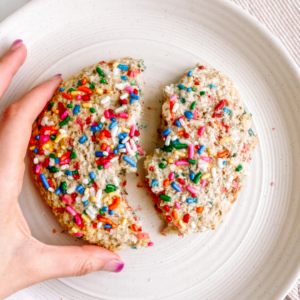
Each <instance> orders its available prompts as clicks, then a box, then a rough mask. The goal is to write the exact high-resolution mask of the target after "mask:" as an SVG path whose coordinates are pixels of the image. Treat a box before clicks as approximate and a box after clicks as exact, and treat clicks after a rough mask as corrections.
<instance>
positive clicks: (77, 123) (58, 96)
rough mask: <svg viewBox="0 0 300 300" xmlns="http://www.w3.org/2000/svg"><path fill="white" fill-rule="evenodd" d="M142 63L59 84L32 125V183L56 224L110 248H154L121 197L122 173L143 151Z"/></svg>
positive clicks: (115, 65) (106, 67)
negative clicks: (140, 137) (56, 220)
mask: <svg viewBox="0 0 300 300" xmlns="http://www.w3.org/2000/svg"><path fill="white" fill-rule="evenodd" d="M144 69H145V67H144V64H143V61H142V60H135V59H131V58H123V59H118V60H114V61H111V62H109V63H106V62H104V61H102V62H100V63H98V64H95V65H93V66H90V67H87V68H85V69H83V70H82V71H81V72H79V73H77V74H76V75H74V76H73V77H71V78H70V79H68V80H66V81H64V82H63V83H62V84H61V86H60V87H59V89H58V90H57V92H56V93H55V95H54V96H53V99H52V100H51V101H50V102H49V103H48V104H47V105H46V107H45V108H44V110H43V111H42V112H41V114H40V115H39V117H38V118H37V119H36V121H35V122H34V124H33V127H32V136H31V139H30V145H29V148H30V150H29V152H30V157H31V158H32V161H33V163H34V165H33V168H32V170H33V174H34V180H35V182H36V184H37V186H38V189H39V190H40V192H41V195H42V198H43V199H44V200H45V202H46V204H47V205H48V206H49V207H50V208H51V210H52V211H53V213H54V214H55V216H56V218H57V219H58V221H59V222H60V223H61V225H62V226H63V227H64V228H66V229H67V231H68V232H69V233H70V234H72V235H73V236H75V237H76V238H79V239H84V240H86V241H87V242H90V243H92V244H98V245H100V246H103V247H105V248H107V249H109V250H112V251H115V250H121V249H123V248H126V247H131V248H140V247H148V246H152V245H153V243H152V242H151V240H150V238H149V235H148V234H147V233H145V232H144V231H143V229H142V224H141V221H140V219H139V217H138V216H136V215H135V213H134V211H133V210H132V208H131V207H130V206H129V204H128V203H127V201H126V196H125V195H126V191H125V184H126V178H125V176H126V173H129V172H136V165H137V161H138V159H139V158H141V157H142V156H143V155H144V152H143V148H142V147H141V146H140V145H139V135H140V133H139V131H138V127H137V124H138V121H139V119H140V116H141V101H142V99H141V98H142V96H143V86H144V80H143V71H144Z"/></svg>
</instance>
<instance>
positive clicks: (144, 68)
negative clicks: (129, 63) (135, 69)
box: [139, 59, 146, 70]
mask: <svg viewBox="0 0 300 300" xmlns="http://www.w3.org/2000/svg"><path fill="white" fill-rule="evenodd" d="M141 66H142V68H143V70H146V66H145V63H144V60H143V59H141ZM139 68H140V67H139Z"/></svg>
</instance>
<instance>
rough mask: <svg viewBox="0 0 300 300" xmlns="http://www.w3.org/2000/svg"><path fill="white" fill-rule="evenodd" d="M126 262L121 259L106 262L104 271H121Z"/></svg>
mask: <svg viewBox="0 0 300 300" xmlns="http://www.w3.org/2000/svg"><path fill="white" fill-rule="evenodd" d="M123 268H124V263H123V262H122V261H120V260H116V259H114V260H111V261H109V262H107V263H106V265H105V267H104V268H103V269H102V271H106V272H115V273H119V272H121V271H122V270H123Z"/></svg>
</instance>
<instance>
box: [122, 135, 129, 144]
mask: <svg viewBox="0 0 300 300" xmlns="http://www.w3.org/2000/svg"><path fill="white" fill-rule="evenodd" d="M128 141H129V136H126V138H125V139H123V140H122V144H125V143H126V142H128Z"/></svg>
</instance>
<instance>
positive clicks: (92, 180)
mask: <svg viewBox="0 0 300 300" xmlns="http://www.w3.org/2000/svg"><path fill="white" fill-rule="evenodd" d="M94 181H95V180H94V179H91V180H90V182H89V183H88V184H87V185H90V184H92V183H94Z"/></svg>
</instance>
